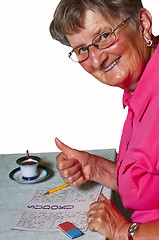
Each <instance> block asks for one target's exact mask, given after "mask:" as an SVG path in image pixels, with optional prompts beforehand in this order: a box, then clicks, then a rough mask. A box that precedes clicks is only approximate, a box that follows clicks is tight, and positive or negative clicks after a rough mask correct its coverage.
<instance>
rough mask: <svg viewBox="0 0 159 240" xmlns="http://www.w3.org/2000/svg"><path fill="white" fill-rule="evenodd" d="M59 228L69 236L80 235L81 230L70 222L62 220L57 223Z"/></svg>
mask: <svg viewBox="0 0 159 240" xmlns="http://www.w3.org/2000/svg"><path fill="white" fill-rule="evenodd" d="M58 227H59V229H60V230H61V231H62V232H63V233H65V234H66V235H67V236H68V237H69V238H71V239H73V238H76V237H79V236H81V235H82V232H81V231H80V230H79V229H78V228H76V227H75V226H74V225H73V224H72V223H70V222H64V223H61V224H59V225H58Z"/></svg>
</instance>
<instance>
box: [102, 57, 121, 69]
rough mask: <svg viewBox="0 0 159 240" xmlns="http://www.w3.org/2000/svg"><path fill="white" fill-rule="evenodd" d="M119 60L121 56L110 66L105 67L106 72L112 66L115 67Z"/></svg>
mask: <svg viewBox="0 0 159 240" xmlns="http://www.w3.org/2000/svg"><path fill="white" fill-rule="evenodd" d="M118 62H119V58H118V59H117V60H115V61H114V62H113V63H112V64H111V65H110V66H109V67H107V68H105V69H103V71H104V72H107V71H109V70H110V69H111V68H113V67H114V66H115V65H116V64H117V63H118Z"/></svg>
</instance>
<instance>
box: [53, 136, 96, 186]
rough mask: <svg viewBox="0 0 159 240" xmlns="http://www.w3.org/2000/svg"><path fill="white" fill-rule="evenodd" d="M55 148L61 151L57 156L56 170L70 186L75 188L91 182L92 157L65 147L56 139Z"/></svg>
mask: <svg viewBox="0 0 159 240" xmlns="http://www.w3.org/2000/svg"><path fill="white" fill-rule="evenodd" d="M55 143H56V146H57V147H58V148H59V149H60V150H61V151H62V153H60V154H59V155H58V156H57V159H56V160H57V169H58V170H59V171H60V175H61V177H62V178H63V179H64V181H65V182H66V183H68V184H69V185H70V186H73V187H76V186H79V185H81V184H82V183H84V182H86V181H87V180H91V179H92V176H93V172H94V162H95V159H94V155H91V154H89V153H87V152H83V151H78V150H75V149H72V148H70V147H68V146H66V145H65V144H64V143H62V142H61V141H60V140H59V139H58V138H56V139H55Z"/></svg>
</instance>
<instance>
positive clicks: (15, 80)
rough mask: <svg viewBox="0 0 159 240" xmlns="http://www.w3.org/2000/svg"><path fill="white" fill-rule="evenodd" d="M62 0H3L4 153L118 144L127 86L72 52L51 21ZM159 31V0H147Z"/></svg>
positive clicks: (0, 86)
mask: <svg viewBox="0 0 159 240" xmlns="http://www.w3.org/2000/svg"><path fill="white" fill-rule="evenodd" d="M58 2H59V0H5V1H4V0H0V153H2V154H3V153H24V152H25V151H26V150H27V149H28V150H29V151H30V152H52V151H58V149H57V148H56V146H55V143H54V138H55V137H56V136H57V137H59V138H60V139H61V140H62V141H64V142H65V143H66V144H67V145H69V146H71V147H73V148H77V149H102V148H116V149H117V150H118V145H119V141H120V136H121V131H122V125H123V122H124V119H125V116H126V111H124V110H123V108H122V94H123V91H122V90H120V89H117V88H112V87H108V86H105V85H104V84H101V83H99V82H98V81H97V80H96V79H94V78H93V77H92V76H91V75H89V74H88V73H86V72H85V71H84V70H83V69H82V68H81V67H80V65H78V64H75V63H73V62H71V61H70V60H69V59H68V58H67V54H68V51H69V50H70V49H69V48H68V47H66V46H63V45H61V44H60V43H58V42H57V41H54V40H53V39H52V38H51V36H50V34H49V25H50V22H51V20H52V16H53V12H54V10H55V8H56V6H57V4H58ZM143 4H144V6H145V7H146V8H148V9H149V11H150V12H151V14H152V16H153V33H154V35H158V33H159V32H158V30H157V29H158V26H159V18H158V11H157V8H158V2H157V0H152V1H149V0H143Z"/></svg>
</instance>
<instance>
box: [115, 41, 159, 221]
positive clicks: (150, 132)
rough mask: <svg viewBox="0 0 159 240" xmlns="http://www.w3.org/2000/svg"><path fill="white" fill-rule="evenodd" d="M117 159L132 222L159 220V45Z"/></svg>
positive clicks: (128, 102) (133, 101)
mask: <svg viewBox="0 0 159 240" xmlns="http://www.w3.org/2000/svg"><path fill="white" fill-rule="evenodd" d="M123 104H124V107H125V106H128V115H127V118H126V121H125V124H124V128H123V133H122V137H121V142H120V148H119V153H118V158H117V185H118V188H119V194H120V196H121V199H122V201H123V204H124V206H125V208H126V209H127V210H130V211H132V210H133V211H134V213H133V215H132V217H131V221H132V222H140V223H144V222H150V221H155V220H159V45H158V47H157V49H156V50H155V52H154V54H153V56H152V57H151V59H150V61H149V62H148V64H147V65H146V68H145V70H144V72H143V74H142V76H141V79H140V81H139V83H138V86H137V88H136V90H135V92H134V94H133V95H132V96H131V95H130V93H128V92H126V91H125V92H124V95H123Z"/></svg>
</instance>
